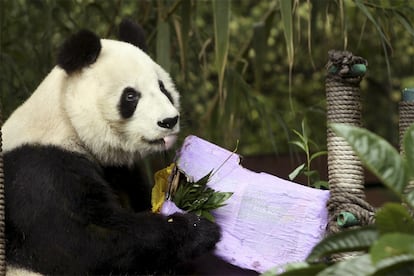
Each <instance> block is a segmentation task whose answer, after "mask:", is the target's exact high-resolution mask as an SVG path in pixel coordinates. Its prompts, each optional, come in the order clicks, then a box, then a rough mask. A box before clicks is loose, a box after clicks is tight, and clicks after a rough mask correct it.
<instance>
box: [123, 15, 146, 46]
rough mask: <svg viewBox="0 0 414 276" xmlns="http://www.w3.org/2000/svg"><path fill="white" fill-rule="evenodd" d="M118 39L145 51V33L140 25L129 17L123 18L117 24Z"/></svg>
mask: <svg viewBox="0 0 414 276" xmlns="http://www.w3.org/2000/svg"><path fill="white" fill-rule="evenodd" d="M118 36H119V40H121V41H124V42H128V43H131V44H132V45H135V46H136V47H138V48H140V49H141V50H143V51H144V52H146V51H147V44H146V42H145V33H144V30H143V29H142V27H141V26H139V25H138V24H136V23H135V22H133V21H132V20H129V19H124V20H122V21H121V23H120V24H119V33H118Z"/></svg>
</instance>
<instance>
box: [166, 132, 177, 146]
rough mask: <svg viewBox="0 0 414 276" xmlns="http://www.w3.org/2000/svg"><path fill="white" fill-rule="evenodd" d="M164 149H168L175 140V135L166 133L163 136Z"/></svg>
mask: <svg viewBox="0 0 414 276" xmlns="http://www.w3.org/2000/svg"><path fill="white" fill-rule="evenodd" d="M163 140H164V145H165V149H170V148H171V147H172V146H173V145H174V143H175V141H176V140H177V135H168V136H165V137H164V138H163Z"/></svg>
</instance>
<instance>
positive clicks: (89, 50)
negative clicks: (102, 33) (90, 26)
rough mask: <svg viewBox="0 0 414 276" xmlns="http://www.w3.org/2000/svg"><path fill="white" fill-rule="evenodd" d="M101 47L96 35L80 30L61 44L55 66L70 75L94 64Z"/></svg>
mask: <svg viewBox="0 0 414 276" xmlns="http://www.w3.org/2000/svg"><path fill="white" fill-rule="evenodd" d="M101 47H102V46H101V40H100V38H99V37H98V36H97V35H96V34H94V33H93V32H91V31H88V30H81V31H79V32H78V33H76V34H74V35H72V36H71V37H70V38H68V39H67V40H66V41H65V42H64V43H63V45H62V46H61V48H60V51H59V53H58V56H57V64H58V65H59V66H60V67H62V68H63V69H64V70H65V71H66V72H67V73H68V74H70V73H72V72H75V71H77V70H79V69H81V68H83V67H85V66H88V65H90V64H92V63H94V62H95V61H96V59H97V58H98V56H99V53H100V52H101Z"/></svg>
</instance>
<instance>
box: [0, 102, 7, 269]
mask: <svg viewBox="0 0 414 276" xmlns="http://www.w3.org/2000/svg"><path fill="white" fill-rule="evenodd" d="M1 114H2V108H1V105H0V276H4V275H6V237H5V202H4V170H3V147H2V146H3V140H2V134H1V133H2V132H1V126H2V125H3V120H2V116H1Z"/></svg>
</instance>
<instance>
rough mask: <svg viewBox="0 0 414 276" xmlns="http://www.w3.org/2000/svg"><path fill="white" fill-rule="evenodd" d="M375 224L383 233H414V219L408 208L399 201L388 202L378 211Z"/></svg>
mask: <svg viewBox="0 0 414 276" xmlns="http://www.w3.org/2000/svg"><path fill="white" fill-rule="evenodd" d="M375 224H376V225H377V227H378V230H379V231H380V233H381V234H384V233H390V232H400V233H406V234H413V233H414V220H413V218H412V217H411V216H410V214H409V213H408V211H407V209H406V208H405V207H404V206H402V205H401V204H398V203H386V204H385V205H384V206H383V207H382V208H381V209H379V210H378V212H377V213H376V220H375Z"/></svg>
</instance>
